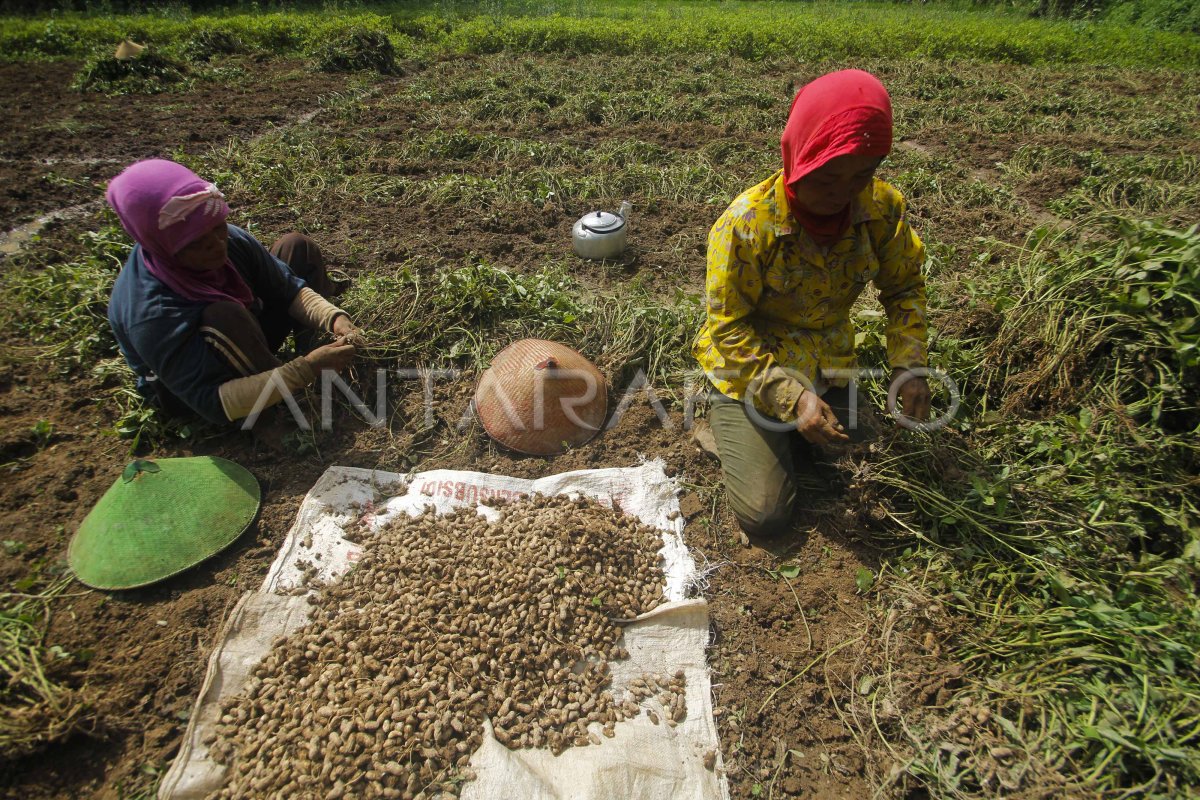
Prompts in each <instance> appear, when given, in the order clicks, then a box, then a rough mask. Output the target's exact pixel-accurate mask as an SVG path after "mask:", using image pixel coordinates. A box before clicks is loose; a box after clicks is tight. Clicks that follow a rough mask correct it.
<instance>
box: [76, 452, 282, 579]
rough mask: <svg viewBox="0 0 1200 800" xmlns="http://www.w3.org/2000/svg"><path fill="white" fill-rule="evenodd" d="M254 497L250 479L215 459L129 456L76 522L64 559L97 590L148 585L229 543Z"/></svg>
mask: <svg viewBox="0 0 1200 800" xmlns="http://www.w3.org/2000/svg"><path fill="white" fill-rule="evenodd" d="M260 498H261V494H260V492H259V488H258V481H257V480H256V479H255V478H254V476H253V475H251V474H250V473H249V472H248V471H246V469H244V468H243V467H240V466H238V465H237V464H235V463H233V462H232V461H227V460H225V459H223V458H213V457H211V456H197V457H195V458H163V459H158V460H156V461H150V460H138V461H134V462H132V463H131V464H130V465H129V466H128V467H126V468H125V472H124V473H123V474H122V475H121V477H120V478H118V479H117V481H116V483H114V484H113V485H112V486H111V487H109V490H108V491H107V492H105V493H104V496H103V497H101V498H100V502H98V503H96V506H95V507H94V508H93V509H92V510H91V511H90V512H89V513H88V515H87V517H86V518H85V519H84V520H83V523H82V524H81V525H80V526H79V530H78V531H77V532H76V533H75V537H74V538H73V539H71V545H70V547H69V548H68V550H67V562H68V563H69V564H70V565H71V569H72V570H74V571H75V575H76V577H78V578H79V580H80V581H82V582H83V583H85V584H87V585H88V586H92V587H94V588H97V589H133V588H135V587H137V586H145V585H147V584H150V583H155V582H156V581H161V580H163V579H164V578H169V577H171V576H172V575H175V574H177V573H179V572H182V571H183V570H185V569H187V568H188V567H191V566H194V565H196V564H199V563H200V562H201V561H203V560H204V559H206V558H208V557H209V556H213V555H216V554H217V553H219V552H220V551H221V550H223V549H225V548H226V547H227V546H229V545H230V544H231V543H232V542H233V541H234V540H235V539H237V538H238V536H240V535H241V534H242V531H244V530H246V528H247V527H248V526H249V525H250V523H251V522H253V521H254V517H255V515H256V514H257V513H258V504H259V500H260Z"/></svg>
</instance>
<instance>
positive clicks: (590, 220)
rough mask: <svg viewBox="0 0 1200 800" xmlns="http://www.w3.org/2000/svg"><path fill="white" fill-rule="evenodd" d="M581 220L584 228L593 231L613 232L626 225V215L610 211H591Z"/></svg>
mask: <svg viewBox="0 0 1200 800" xmlns="http://www.w3.org/2000/svg"><path fill="white" fill-rule="evenodd" d="M580 222H582V223H583V227H584V230H588V231H591V232H592V233H613V232H614V231H619V230H620V229H621V228H623V227H625V218H624V217H622V216H621V215H620V214H613V213H611V212H608V211H595V212H591V213H589V214H587V215H585V216H584V218H583V219H581V220H580Z"/></svg>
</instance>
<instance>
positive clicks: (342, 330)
mask: <svg viewBox="0 0 1200 800" xmlns="http://www.w3.org/2000/svg"><path fill="white" fill-rule="evenodd" d="M355 333H358V328H356V327H355V326H354V323H353V322H351V321H350V318H349V317H347V316H346V315H345V314H339V315H338V317H337V319H335V320H334V321H333V335H334V336H339V337H340V336H350V335H351V334H355Z"/></svg>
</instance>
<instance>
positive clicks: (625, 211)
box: [617, 200, 633, 222]
mask: <svg viewBox="0 0 1200 800" xmlns="http://www.w3.org/2000/svg"><path fill="white" fill-rule="evenodd" d="M631 208H633V206H632V205H630V203H629V201H628V200H622V201H621V208H620V209H619V210H618V211H617V215H618V216H619V217H620V218H621V219H623V220H625V221H626V222H629V209H631Z"/></svg>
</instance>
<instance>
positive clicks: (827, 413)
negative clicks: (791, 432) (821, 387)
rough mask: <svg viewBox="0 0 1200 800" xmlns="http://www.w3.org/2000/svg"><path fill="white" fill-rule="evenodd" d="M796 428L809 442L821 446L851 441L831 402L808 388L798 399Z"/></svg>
mask: <svg viewBox="0 0 1200 800" xmlns="http://www.w3.org/2000/svg"><path fill="white" fill-rule="evenodd" d="M796 430H798V431H800V435H801V436H803V437H804V438H805V439H807V440H808V441H809V442H811V443H813V444H815V445H819V446H821V447H824V446H825V445H830V444H837V443H838V442H848V441H850V437H849V436H847V435H846V434H845V432H844V431H843V430H842V423H840V422H838V418H837V414H835V413H833V409H832V408H830V407H829V404H828V403H826V402H825V401H824V400H822V399H821V398H820V396H819V395H818V394H817V393H816V392H811V391H807V390H806V391H805V392H804V393H803V394H801V395H800V399H799V400H797V401H796Z"/></svg>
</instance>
